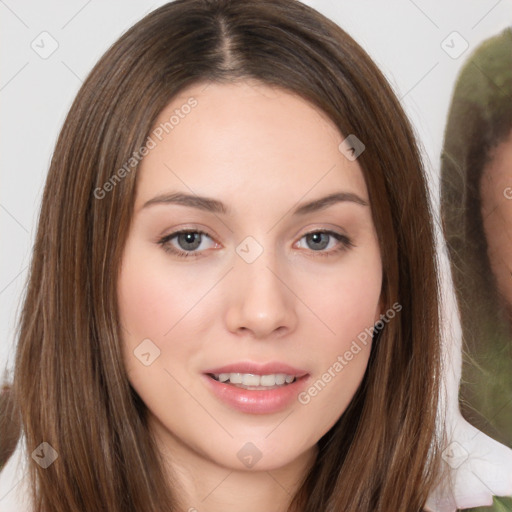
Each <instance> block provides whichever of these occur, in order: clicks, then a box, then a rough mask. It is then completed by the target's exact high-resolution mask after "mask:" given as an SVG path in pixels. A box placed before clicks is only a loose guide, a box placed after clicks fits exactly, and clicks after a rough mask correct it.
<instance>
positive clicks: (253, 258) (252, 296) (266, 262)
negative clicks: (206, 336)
mask: <svg viewBox="0 0 512 512" xmlns="http://www.w3.org/2000/svg"><path fill="white" fill-rule="evenodd" d="M236 252H237V256H236V259H235V265H234V269H233V272H232V276H231V280H232V283H233V284H232V293H231V298H230V303H229V308H228V314H227V323H228V328H229V329H230V330H231V331H233V332H234V331H240V330H249V331H252V333H253V334H254V336H255V337H264V336H268V335H270V334H271V333H272V332H273V331H276V330H281V331H282V330H285V329H287V330H289V329H294V328H295V324H296V315H295V304H294V300H293V294H291V292H290V290H289V289H288V288H287V287H286V286H285V285H284V284H283V281H284V282H286V275H285V274H286V272H285V270H284V269H285V266H284V265H280V262H279V261H278V254H277V253H276V252H275V251H274V250H272V249H271V248H269V247H264V246H263V244H260V243H259V242H257V241H256V240H255V239H253V238H252V237H247V239H245V240H244V241H242V242H241V243H240V244H239V245H238V247H237V249H236ZM280 274H283V275H280Z"/></svg>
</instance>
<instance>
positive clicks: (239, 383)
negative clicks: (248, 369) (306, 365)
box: [208, 373, 300, 391]
mask: <svg viewBox="0 0 512 512" xmlns="http://www.w3.org/2000/svg"><path fill="white" fill-rule="evenodd" d="M208 376H209V377H211V378H212V379H214V380H216V381H217V382H223V383H225V384H231V385H233V386H236V387H237V388H241V389H248V390H254V391H258V390H260V391H262V390H268V389H277V388H280V387H283V386H287V385H289V384H292V383H293V382H295V381H296V380H297V378H298V377H297V376H296V375H287V374H285V373H270V374H266V375H257V374H254V373H209V374H208ZM299 378H300V377H299Z"/></svg>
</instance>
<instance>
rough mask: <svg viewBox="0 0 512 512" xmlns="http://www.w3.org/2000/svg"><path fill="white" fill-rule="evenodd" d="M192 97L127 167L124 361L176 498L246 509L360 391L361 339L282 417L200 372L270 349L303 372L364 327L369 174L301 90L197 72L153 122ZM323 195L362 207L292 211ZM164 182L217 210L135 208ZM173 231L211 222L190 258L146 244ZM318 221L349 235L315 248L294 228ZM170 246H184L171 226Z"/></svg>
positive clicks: (288, 472) (372, 264)
mask: <svg viewBox="0 0 512 512" xmlns="http://www.w3.org/2000/svg"><path fill="white" fill-rule="evenodd" d="M191 96H192V97H194V98H195V99H196V100H197V102H198V104H197V106H196V107H195V108H194V109H193V110H192V111H191V112H190V113H189V114H188V115H187V116H186V117H184V118H183V119H180V123H179V124H178V125H176V126H175V127H174V129H173V130H172V131H170V132H169V134H168V135H167V136H166V137H165V138H163V140H162V141H161V142H159V143H158V144H157V146H156V147H155V148H154V149H152V150H151V151H150V152H149V154H147V155H146V156H145V158H144V159H143V161H142V163H141V167H140V168H139V170H138V177H137V179H138V184H137V193H136V199H135V206H134V216H133V219H132V225H131V228H130V233H129V236H128V239H127V242H126V246H125V248H124V255H123V260H122V266H121V269H120V275H119V283H118V295H119V305H120V317H121V323H122V325H123V332H124V334H123V351H124V359H125V366H126V369H127V372H128V377H129V380H130V382H131V385H132V386H133V388H134V389H135V390H136V391H137V393H138V394H139V395H140V396H141V398H142V399H143V400H144V402H145V403H146V404H147V406H148V408H149V411H150V415H149V427H150V429H151V431H152V432H153V433H154V434H155V437H156V439H157V442H158V445H159V447H160V449H161V451H162V453H163V454H164V455H165V457H166V460H167V463H168V468H169V475H170V478H173V479H174V481H175V482H176V483H175V484H174V488H175V489H180V491H181V494H180V496H181V499H182V507H183V510H189V509H192V510H194V508H195V509H197V510H198V511H204V510H208V511H209V512H217V511H219V512H220V511H222V512H229V511H235V510H236V511H239V510H240V507H241V504H243V507H242V508H243V510H244V511H245V512H252V511H261V510H272V511H285V510H286V509H287V506H288V504H289V503H290V501H291V497H292V495H293V493H294V492H295V490H296V489H297V487H298V484H299V480H300V479H301V478H302V477H303V475H304V474H305V472H306V471H307V469H308V467H309V466H310V465H311V463H312V462H313V460H314V458H315V455H316V452H317V448H316V443H317V441H318V440H319V439H320V438H321V437H322V436H323V435H324V434H325V433H326V432H327V431H328V430H329V429H330V428H331V427H332V426H333V425H334V424H335V422H336V421H337V420H338V418H339V417H340V415H341V414H342V413H343V411H344V410H345V409H346V408H347V406H348V404H349V402H350V400H351V398H352V397H353V395H354V393H355V391H356V390H357V388H358V386H359V384H360V382H361V380H362V377H363V375H364V372H365V369H366V366H367V362H368V356H369V353H370V343H369V344H368V345H367V346H366V347H363V348H362V350H361V351H360V352H359V353H358V354H357V355H356V356H354V358H353V359H352V360H351V361H350V362H349V364H347V366H345V367H344V368H343V370H342V371H341V372H340V373H338V374H337V375H336V377H335V378H333V379H332V380H331V382H329V383H328V384H327V386H325V388H324V389H323V390H322V391H321V392H320V393H318V394H317V396H315V397H313V398H311V400H310V402H309V403H308V404H307V405H302V404H301V403H299V402H298V401H296V400H294V401H293V403H292V405H291V406H289V407H288V408H287V409H285V410H283V411H280V412H279V413H272V414H251V413H245V412H240V411H238V410H236V409H233V408H231V407H230V406H228V405H226V404H225V403H224V402H221V401H220V400H219V399H218V398H217V397H216V396H215V395H213V394H212V392H211V391H210V390H209V389H208V388H207V386H206V385H205V383H204V382H203V379H202V378H200V377H201V374H202V373H203V372H204V371H205V370H207V369H209V368H213V367H218V366H221V365H224V364H228V363H234V362H239V361H256V362H268V361H279V362H284V363H287V364H290V365H292V366H295V367H298V368H301V369H305V370H306V371H307V372H308V373H309V375H310V377H309V379H310V382H314V381H316V380H317V379H319V378H320V377H321V376H322V374H324V373H325V372H326V371H327V369H328V368H329V367H332V365H333V364H334V363H335V362H336V360H337V357H338V356H339V355H343V354H344V353H345V352H346V351H347V350H348V349H349V348H350V345H351V343H352V341H353V340H355V339H356V337H357V335H358V334H359V333H361V332H362V331H364V329H365V328H368V327H370V326H373V325H374V323H375V322H376V321H377V320H378V319H379V318H380V314H381V313H382V307H381V304H380V292H381V285H382V264H381V257H380V250H379V245H378V241H377V234H376V232H375V227H374V224H373V221H372V216H371V209H370V205H369V200H368V193H367V189H366V184H365V181H364V178H363V174H362V171H361V168H360V166H359V164H358V163H357V160H355V161H349V160H348V159H347V158H345V156H344V155H343V154H342V153H341V152H340V151H339V150H338V145H339V144H340V143H341V141H342V140H343V139H344V137H343V136H342V135H341V134H340V133H339V132H338V130H337V129H336V127H335V126H334V124H333V123H332V122H331V121H330V120H329V119H328V118H327V117H326V116H325V115H324V114H323V113H321V112H320V111H319V110H318V109H316V108H315V107H313V106H311V105H310V104H309V103H307V102H306V101H304V100H303V99H301V98H299V97H297V96H295V95H293V94H291V93H289V92H286V91H283V90H281V89H276V88H271V87H269V86H266V85H262V84H258V83H255V82H248V81H246V82H238V83H236V84H229V85H225V84H223V85H219V84H207V85H206V86H205V84H200V85H199V84H197V85H194V86H192V87H190V88H189V89H187V90H185V91H183V92H182V93H181V94H180V95H179V96H177V97H175V98H174V99H173V101H172V102H171V103H170V104H169V105H168V106H167V108H166V109H165V110H164V111H163V112H162V113H161V115H160V118H159V119H158V120H157V123H156V125H158V124H159V123H160V122H164V121H166V120H168V119H169V117H170V116H171V115H172V113H173V112H174V110H175V109H176V108H180V106H181V105H183V104H184V103H185V102H186V101H187V100H188V98H190V97H191ZM334 191H344V192H351V193H353V194H357V196H359V197H360V198H361V199H363V200H364V201H365V202H366V203H367V204H366V205H365V206H364V205H361V204H358V203H356V202H351V201H344V202H337V203H335V204H331V205H330V206H328V207H325V208H323V209H321V210H318V211H314V212H310V213H307V214H303V215H294V214H292V210H294V209H295V208H296V207H297V206H298V205H299V204H303V203H306V202H310V201H312V200H314V199H318V198H322V197H324V196H327V195H329V194H332V193H333V192H334ZM171 192H182V193H184V194H192V195H199V196H207V197H209V198H214V199H216V200H218V201H222V202H223V203H224V204H225V205H226V207H227V208H229V213H227V214H221V213H212V212H210V211H204V210H200V209H197V208H192V207H190V206H184V205H179V204H162V203H159V204H152V205H149V206H146V207H144V205H145V203H146V202H147V201H148V200H150V199H152V198H154V197H156V196H159V195H162V194H165V193H171ZM183 228H187V229H190V231H194V230H197V229H200V230H202V231H206V232H207V233H208V236H206V237H204V238H203V239H202V241H201V245H200V246H199V247H198V248H196V249H195V251H196V256H194V255H193V254H192V255H189V256H187V257H179V256H176V255H174V254H172V253H170V252H166V251H165V250H164V248H163V247H162V245H160V244H159V243H158V241H159V240H161V239H162V237H164V236H166V235H169V234H172V233H173V232H175V231H177V230H179V229H183ZM319 229H321V230H324V231H329V230H332V231H334V232H337V233H339V234H341V235H344V236H345V237H348V238H349V239H350V240H351V242H352V244H353V246H349V247H346V246H344V245H343V244H342V243H341V242H338V241H337V240H336V239H335V238H334V237H328V236H327V237H324V238H323V239H322V241H323V242H325V241H326V240H327V241H328V244H326V246H321V247H320V245H322V244H321V243H319V242H318V240H317V241H316V243H315V240H311V237H306V236H305V235H306V234H307V233H309V232H311V231H314V230H319ZM248 236H252V237H253V238H254V239H255V240H256V241H257V242H258V243H259V244H260V246H261V247H262V248H263V252H262V254H261V255H260V256H259V257H258V258H257V259H256V260H255V261H254V262H252V263H247V262H246V261H245V260H244V259H242V258H241V257H240V256H239V255H238V254H237V252H236V248H237V246H238V245H239V244H240V243H241V242H242V241H243V240H244V239H245V238H246V237H248ZM167 245H171V246H173V247H174V248H176V249H177V250H181V251H182V252H186V248H189V247H190V246H187V245H186V244H185V245H183V242H182V243H181V245H180V244H179V243H178V238H177V237H175V238H174V239H172V241H170V242H169V243H168V244H167ZM337 248H341V249H342V250H340V251H337V252H335V249H337ZM189 252H190V251H189ZM326 253H327V254H326ZM146 338H149V339H150V340H152V342H153V343H154V344H155V345H156V346H157V347H158V348H159V350H160V356H159V357H158V358H157V359H155V360H154V362H153V363H152V364H151V365H149V366H145V365H143V364H141V362H140V361H139V359H137V357H135V356H134V353H133V352H134V350H135V349H136V348H137V346H138V345H139V344H140V343H141V341H142V340H144V339H146ZM248 442H251V443H253V444H254V445H256V446H257V447H258V449H259V450H260V452H261V454H262V457H261V459H260V460H259V461H258V462H257V463H256V464H255V465H254V466H253V467H252V468H250V469H249V468H247V467H245V466H244V464H242V462H241V461H240V460H239V459H238V457H237V453H238V452H239V450H240V449H241V448H242V447H243V446H244V445H246V443H248ZM171 454H172V457H171Z"/></svg>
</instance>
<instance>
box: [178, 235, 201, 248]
mask: <svg viewBox="0 0 512 512" xmlns="http://www.w3.org/2000/svg"><path fill="white" fill-rule="evenodd" d="M178 243H179V244H180V246H181V248H182V249H184V250H193V249H197V248H198V247H199V246H200V245H201V235H200V234H199V233H181V234H180V235H179V236H178Z"/></svg>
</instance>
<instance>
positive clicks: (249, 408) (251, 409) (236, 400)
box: [203, 375, 309, 414]
mask: <svg viewBox="0 0 512 512" xmlns="http://www.w3.org/2000/svg"><path fill="white" fill-rule="evenodd" d="M203 377H204V378H205V379H206V384H207V386H209V388H210V389H211V390H212V391H213V393H214V395H215V396H217V398H219V399H220V400H221V401H222V402H224V403H225V404H227V405H229V406H231V407H233V408H234V409H237V410H238V411H241V412H246V413H250V414H272V413H275V412H279V411H282V410H284V409H286V408H287V407H289V406H290V405H291V404H292V403H293V402H294V401H295V400H296V399H297V396H298V395H299V393H300V392H301V390H302V389H303V388H304V387H305V385H306V381H307V380H308V377H309V375H305V376H303V377H301V378H300V379H297V380H295V381H294V382H292V383H291V384H286V385H283V386H281V387H279V388H274V389H268V390H266V389H262V390H248V389H243V388H238V387H236V386H233V385H232V384H226V383H224V382H219V381H217V380H215V379H213V378H212V377H210V376H208V375H203Z"/></svg>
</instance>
